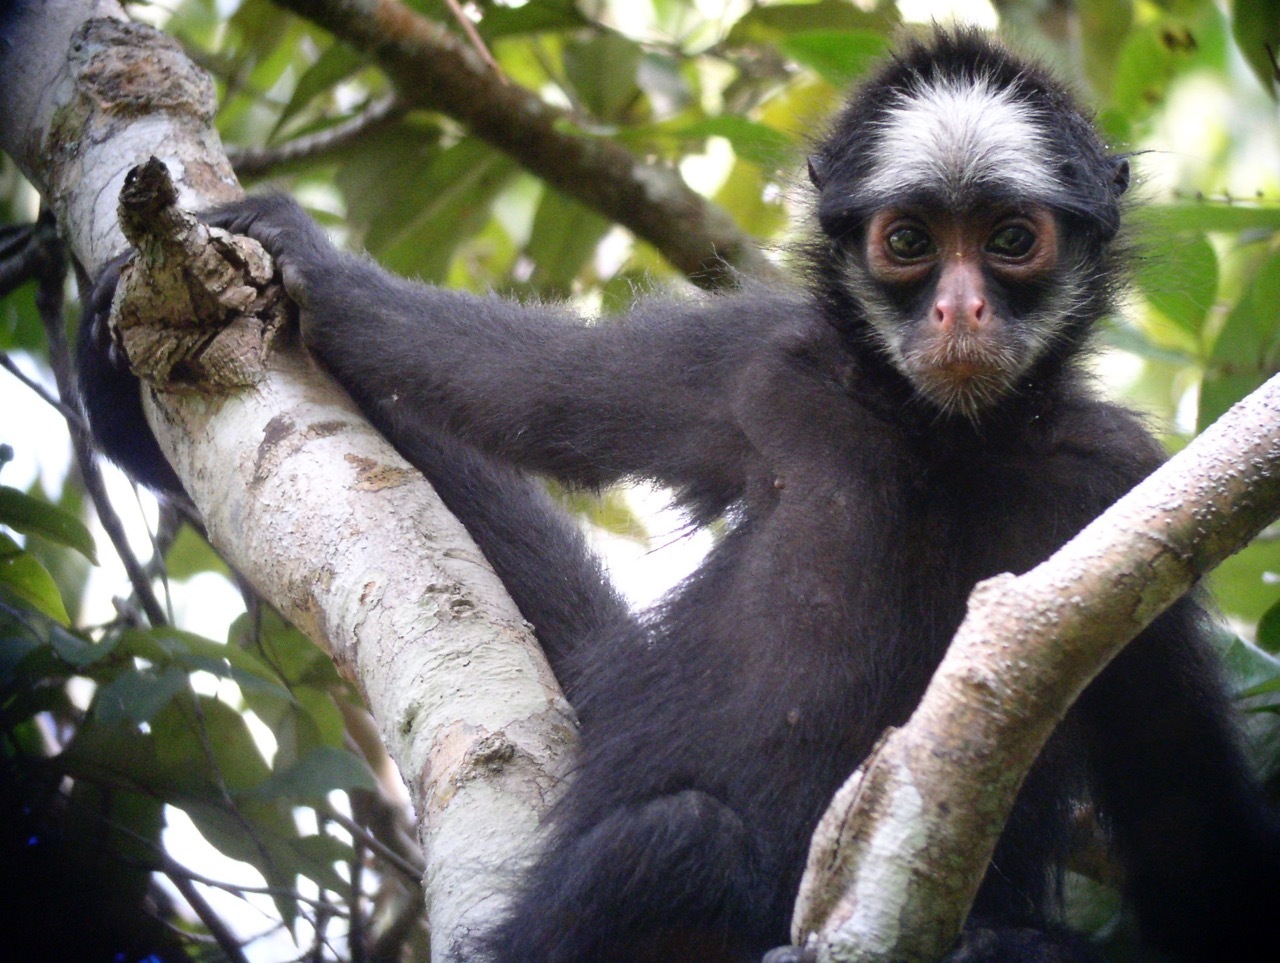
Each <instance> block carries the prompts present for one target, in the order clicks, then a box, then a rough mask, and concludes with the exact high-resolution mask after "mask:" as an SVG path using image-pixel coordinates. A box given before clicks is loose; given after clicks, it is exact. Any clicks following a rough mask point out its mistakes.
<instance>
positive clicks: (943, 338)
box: [851, 205, 1073, 419]
mask: <svg viewBox="0 0 1280 963" xmlns="http://www.w3.org/2000/svg"><path fill="white" fill-rule="evenodd" d="M1059 233H1060V228H1059V225H1058V221H1057V219H1056V218H1055V217H1054V215H1053V212H1052V211H1050V210H1049V209H1048V208H1047V207H1044V206H1042V205H1031V206H1027V207H1024V208H1011V207H1010V208H1002V207H999V206H997V207H994V208H992V209H989V210H985V211H982V210H975V211H967V212H963V213H955V212H952V211H948V210H946V209H941V208H933V209H928V208H916V209H900V208H896V207H887V208H883V209H881V210H879V211H876V212H875V213H874V214H873V215H872V216H871V217H870V219H869V220H868V222H867V224H866V228H865V230H864V231H863V232H862V239H861V250H860V251H858V252H856V253H855V257H854V258H853V259H852V260H853V262H854V264H853V265H851V267H853V273H854V276H855V279H856V280H855V286H856V287H857V288H858V290H859V294H860V298H861V300H862V302H863V304H864V305H865V307H866V308H867V311H866V315H867V320H868V322H869V324H870V327H871V331H872V333H873V334H874V336H875V338H876V339H877V340H878V341H879V342H880V345H881V346H882V348H883V349H884V350H885V352H886V353H887V354H888V356H889V358H890V360H891V361H892V363H893V364H894V365H895V367H897V368H898V370H899V371H900V372H901V373H902V374H903V375H905V376H906V377H907V379H908V380H909V381H910V382H911V383H912V384H913V385H914V386H915V388H916V389H917V390H918V391H919V392H920V394H921V395H923V396H924V397H925V398H927V399H929V400H930V401H931V402H933V403H934V404H935V405H937V406H938V407H939V408H941V409H942V410H944V411H948V412H951V411H954V412H957V413H959V414H962V415H964V416H965V417H968V418H971V419H972V418H975V417H976V416H977V415H978V414H979V413H980V412H981V411H983V410H984V409H986V408H987V407H989V406H990V405H992V404H994V403H995V402H997V401H998V400H999V399H1000V398H1001V397H1003V396H1004V395H1005V394H1007V393H1008V392H1009V391H1011V390H1012V389H1013V388H1014V387H1015V386H1016V384H1017V383H1018V380H1019V378H1020V377H1021V376H1022V375H1023V374H1024V373H1026V372H1027V370H1028V369H1029V368H1030V367H1031V366H1032V365H1033V364H1034V363H1035V361H1036V360H1037V358H1039V357H1040V356H1041V355H1042V354H1043V352H1044V351H1045V349H1046V348H1047V347H1048V346H1049V345H1050V344H1051V343H1052V341H1053V339H1054V337H1055V335H1056V334H1057V333H1058V332H1059V331H1060V330H1061V328H1062V327H1063V325H1064V324H1065V323H1066V322H1067V321H1068V320H1069V318H1070V314H1071V312H1070V311H1069V310H1066V309H1067V308H1069V306H1070V303H1071V302H1072V300H1073V298H1072V297H1070V296H1069V289H1070V287H1071V284H1070V275H1071V273H1072V272H1064V271H1062V252H1061V246H1060V244H1059ZM858 275H860V277H859V276H858Z"/></svg>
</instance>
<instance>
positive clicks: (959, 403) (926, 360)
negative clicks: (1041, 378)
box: [910, 351, 1013, 421]
mask: <svg viewBox="0 0 1280 963" xmlns="http://www.w3.org/2000/svg"><path fill="white" fill-rule="evenodd" d="M913 360H914V361H915V364H913V365H911V366H910V378H911V381H912V383H913V384H914V385H915V387H916V390H917V391H919V392H920V394H921V395H922V396H923V397H924V398H926V399H927V400H929V401H930V402H932V403H933V404H934V405H935V406H937V407H938V408H940V409H941V410H942V411H943V412H944V413H946V414H959V415H962V416H964V417H965V418H968V419H969V420H971V421H972V420H976V419H977V418H978V417H979V415H980V414H981V413H982V412H983V411H985V410H986V409H988V408H990V407H991V406H992V405H994V404H995V403H996V402H998V401H999V400H1000V399H1001V398H1003V397H1004V396H1005V395H1007V394H1008V393H1009V389H1010V388H1011V387H1012V384H1013V380H1012V378H1011V372H1012V370H1013V366H1011V365H1010V363H1009V361H1010V359H1008V358H1004V357H1003V356H1001V357H993V353H992V352H981V351H964V352H960V351H949V352H946V353H945V354H943V356H941V357H939V356H936V355H935V356H933V357H928V356H923V357H916V358H915V359H913Z"/></svg>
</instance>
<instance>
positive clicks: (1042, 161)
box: [860, 78, 1063, 200]
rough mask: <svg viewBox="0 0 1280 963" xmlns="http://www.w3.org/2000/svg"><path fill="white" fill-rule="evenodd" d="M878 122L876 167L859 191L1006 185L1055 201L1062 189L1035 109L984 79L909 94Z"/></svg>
mask: <svg viewBox="0 0 1280 963" xmlns="http://www.w3.org/2000/svg"><path fill="white" fill-rule="evenodd" d="M880 127H881V134H880V137H879V138H878V141H877V143H876V146H875V149H874V157H875V164H874V166H873V173H872V174H871V176H870V177H869V178H868V179H867V181H866V182H865V183H864V184H863V185H862V187H861V190H860V192H866V194H868V195H869V196H872V197H876V196H879V197H894V196H900V195H901V194H902V193H904V192H908V191H911V190H914V189H919V188H932V189H934V190H937V189H939V188H941V189H942V190H943V191H944V192H945V193H946V194H947V195H949V196H952V197H956V196H959V195H962V194H969V193H970V192H971V191H973V190H974V189H976V188H983V189H984V190H990V189H991V188H992V187H997V186H1001V187H1006V188H1008V189H1010V190H1011V191H1012V192H1013V193H1014V194H1015V195H1016V196H1019V197H1028V198H1039V199H1043V200H1050V199H1052V198H1053V197H1054V196H1055V195H1059V194H1061V193H1062V192H1063V188H1062V184H1061V182H1060V181H1059V180H1058V178H1057V176H1056V174H1055V172H1054V169H1053V166H1054V165H1053V163H1052V158H1051V156H1050V154H1049V151H1048V149H1047V147H1046V145H1045V143H1044V138H1043V136H1042V135H1041V133H1040V128H1039V126H1038V125H1037V123H1036V118H1035V115H1034V113H1033V112H1032V110H1031V109H1030V108H1028V107H1027V106H1026V105H1025V104H1023V103H1020V102H1019V101H1018V100H1017V98H1016V97H1015V96H1014V94H1013V92H1012V91H1011V90H1010V89H1009V88H1004V89H996V88H994V87H993V86H992V85H991V83H990V82H988V81H987V80H985V79H982V78H979V79H977V80H975V81H972V82H957V81H953V80H946V81H940V82H938V83H937V84H934V85H930V86H922V87H920V88H919V89H917V90H914V91H912V92H910V93H907V94H903V95H902V96H901V101H900V103H899V104H897V105H895V106H894V107H892V108H891V109H890V110H889V111H888V113H887V115H886V117H885V118H884V120H883V121H881V124H880Z"/></svg>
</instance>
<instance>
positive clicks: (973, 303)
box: [933, 294, 990, 331]
mask: <svg viewBox="0 0 1280 963" xmlns="http://www.w3.org/2000/svg"><path fill="white" fill-rule="evenodd" d="M989 315H990V313H989V311H988V310H987V301H986V299H985V298H983V297H981V296H979V295H976V294H971V295H961V296H959V297H941V298H938V300H937V301H935V302H934V304H933V320H934V323H935V324H937V325H938V327H940V328H941V329H942V330H943V331H953V330H955V328H956V326H957V325H959V326H960V327H961V328H966V329H969V330H977V329H979V328H982V327H985V326H986V323H987V321H988V318H989Z"/></svg>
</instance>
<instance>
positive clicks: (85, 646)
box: [49, 626, 120, 669]
mask: <svg viewBox="0 0 1280 963" xmlns="http://www.w3.org/2000/svg"><path fill="white" fill-rule="evenodd" d="M119 641H120V637H119V636H118V635H110V634H108V635H107V637H106V638H104V639H103V640H102V642H90V641H88V640H86V639H82V638H81V637H80V636H78V635H76V634H74V633H72V632H68V631H67V630H66V629H63V628H62V627H60V626H55V627H54V628H53V630H52V631H51V632H50V633H49V642H50V644H51V645H52V646H53V650H54V651H55V652H57V653H58V657H59V658H61V659H62V661H64V662H66V663H67V664H68V665H70V666H72V667H74V668H76V669H87V668H88V667H89V666H91V665H94V664H95V663H97V662H100V661H102V660H103V659H105V658H106V657H107V656H109V655H111V653H112V652H114V651H115V648H116V644H117V643H118V642H119Z"/></svg>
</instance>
